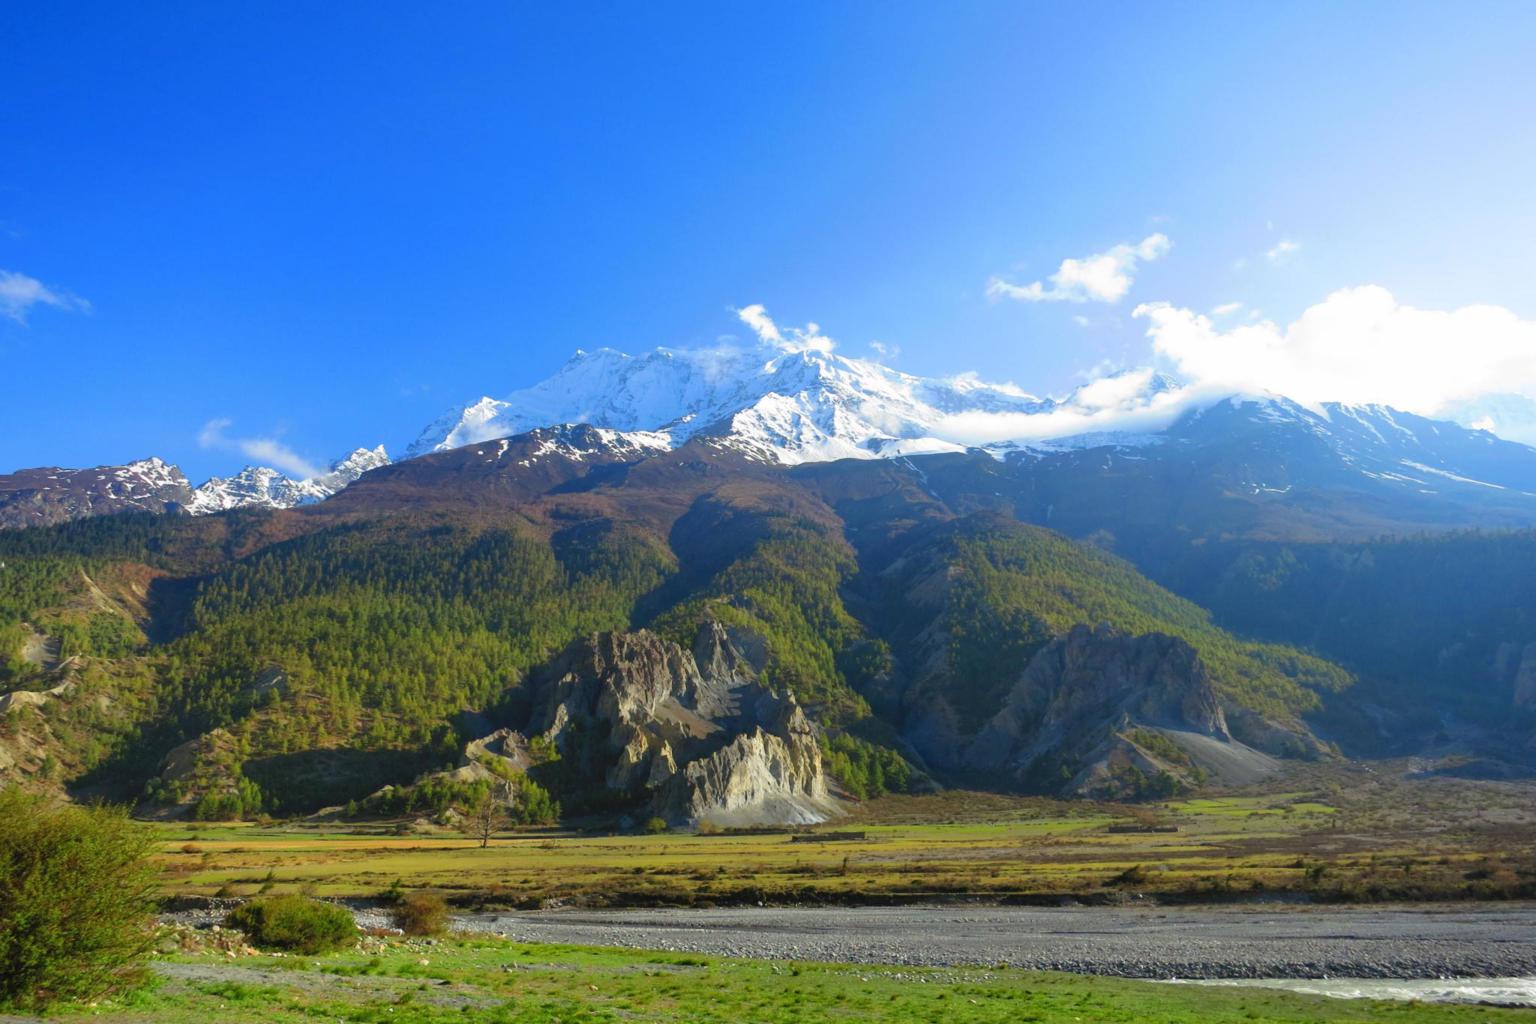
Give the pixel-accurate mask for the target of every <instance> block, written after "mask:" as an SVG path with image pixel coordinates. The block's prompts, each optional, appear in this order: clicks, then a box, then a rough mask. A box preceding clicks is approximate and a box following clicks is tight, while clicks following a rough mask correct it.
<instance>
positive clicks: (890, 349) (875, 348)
mask: <svg viewBox="0 0 1536 1024" xmlns="http://www.w3.org/2000/svg"><path fill="white" fill-rule="evenodd" d="M869 350H870V351H871V352H873V353H874V354H875V355H877V356H879V357H880V358H881V359H897V358H899V357H900V356H901V346H900V345H891V344H888V343H887V342H883V341H872V342H870V343H869Z"/></svg>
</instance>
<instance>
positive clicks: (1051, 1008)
mask: <svg viewBox="0 0 1536 1024" xmlns="http://www.w3.org/2000/svg"><path fill="white" fill-rule="evenodd" d="M366 945H367V946H368V948H367V949H365V950H363V951H360V952H349V953H338V954H331V955H328V956H322V957H274V956H241V957H236V958H233V959H231V958H230V956H229V954H228V953H226V952H221V951H218V950H212V951H209V952H207V953H203V954H199V955H179V956H175V957H170V958H167V959H165V960H162V961H161V962H159V963H158V964H157V965H156V976H157V978H158V981H156V982H155V983H154V984H152V985H151V986H149V987H147V988H145V989H143V990H140V991H139V992H136V993H133V994H130V995H127V996H122V997H118V998H114V999H110V1000H103V1001H100V1002H98V1003H96V1004H93V1005H91V1006H76V1007H70V1008H67V1009H65V1010H63V1011H61V1012H60V1014H59V1017H60V1018H61V1019H64V1020H69V1019H74V1018H77V1017H89V1018H90V1019H92V1020H106V1021H117V1022H124V1024H126V1022H130V1021H133V1022H139V1021H142V1022H150V1021H153V1022H156V1024H181V1022H188V1024H190V1022H196V1024H207V1022H210V1021H218V1022H221V1024H224V1022H231V1024H239V1022H258V1021H261V1022H277V1021H321V1020H323V1021H343V1022H349V1024H350V1022H367V1024H375V1022H377V1024H383V1022H390V1024H404V1022H418V1021H419V1022H438V1021H476V1022H488V1024H513V1022H517V1024H522V1022H529V1024H532V1022H540V1024H550V1022H554V1021H559V1022H562V1024H596V1022H607V1021H615V1022H617V1021H626V1022H634V1021H658V1022H664V1021H677V1022H689V1024H710V1022H720V1024H726V1022H729V1024H738V1022H742V1021H752V1022H754V1024H772V1022H781V1021H782V1022H789V1021H796V1022H798V1021H902V1022H927V1021H931V1022H934V1024H940V1022H943V1024H954V1022H997V1024H1015V1022H1020V1021H1051V1022H1054V1021H1062V1022H1079V1021H1080V1022H1089V1021H1092V1022H1112V1021H1126V1022H1133V1021H1134V1022H1170V1024H1172V1022H1204V1021H1210V1022H1223V1024H1229V1022H1233V1021H1294V1022H1298V1024H1300V1022H1327V1021H1410V1022H1415V1024H1417V1022H1424V1024H1430V1022H1438V1021H1472V1020H1479V1021H1487V1020H1504V1019H1509V1020H1514V1019H1525V1020H1529V1019H1530V1014H1529V1012H1523V1011H1513V1010H1510V1011H1506V1010H1495V1009H1489V1008H1487V1007H1473V1006H1432V1005H1423V1004H1416V1003H1375V1002H1367V1001H1359V1000H1338V999H1327V998H1324V997H1316V996H1300V995H1291V994H1288V993H1280V992H1266V991H1259V990H1252V989H1243V990H1234V989H1222V988H1196V987H1175V986H1169V985H1160V984H1157V983H1155V982H1134V981H1120V980H1116V979H1107V978H1084V977H1077V976H1073V975H1062V974H1040V973H1031V972H1026V971H1016V970H1010V969H986V968H970V969H958V968H941V969H914V968H907V967H870V966H859V965H850V964H821V963H790V962H766V961H746V960H726V959H718V958H714V957H702V956H685V955H676V954H659V953H650V952H633V951H615V950H604V949H591V948H584V947H575V946H534V945H525V944H520V943H514V942H508V941H504V940H498V939H490V938H488V939H453V940H447V941H443V942H440V943H437V944H435V945H427V944H425V943H422V942H420V941H380V940H367V942H366Z"/></svg>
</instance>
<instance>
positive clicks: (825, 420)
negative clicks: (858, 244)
mask: <svg viewBox="0 0 1536 1024" xmlns="http://www.w3.org/2000/svg"><path fill="white" fill-rule="evenodd" d="M1106 381H1118V382H1120V383H1121V385H1122V386H1120V387H1119V388H1118V389H1117V392H1116V395H1115V399H1114V400H1115V401H1118V402H1143V403H1145V402H1149V401H1152V400H1153V399H1155V398H1157V397H1158V396H1161V395H1164V394H1166V393H1169V392H1172V391H1176V390H1177V388H1178V383H1177V382H1176V381H1174V380H1173V379H1172V378H1169V377H1167V376H1166V375H1162V374H1155V373H1152V372H1151V371H1133V372H1132V373H1129V374H1125V375H1115V376H1111V377H1107V378H1101V379H1100V380H1098V381H1095V382H1093V383H1092V384H1088V385H1084V386H1083V387H1081V388H1079V389H1077V390H1076V391H1074V392H1073V393H1071V394H1070V395H1068V396H1066V397H1065V398H1062V399H1053V398H1042V397H1039V396H1036V395H1032V394H1030V393H1028V392H1026V391H1024V390H1022V389H1020V388H1018V387H1016V386H1015V385H1012V384H996V383H989V382H986V381H983V380H981V379H979V378H978V377H976V376H974V375H971V374H966V375H961V376H956V377H943V378H933V377H918V376H914V375H912V374H908V373H902V372H901V371H899V370H894V369H891V368H890V367H888V366H885V365H883V364H881V363H877V362H873V361H871V360H867V359H855V358H849V357H846V356H841V355H837V354H835V353H833V352H831V351H828V350H827V349H826V348H823V347H785V346H783V345H778V344H772V343H769V342H766V341H765V342H761V343H758V344H745V345H741V344H733V345H723V346H719V347H714V348H701V349H671V348H657V349H653V350H652V351H650V352H646V353H643V354H641V355H638V356H634V355H629V354H627V353H624V352H619V351H616V350H614V349H611V348H602V349H597V350H595V351H591V352H586V351H578V352H577V353H576V355H575V356H574V357H572V358H571V359H570V360H569V361H568V362H567V363H566V364H565V365H564V366H562V367H561V368H560V369H559V370H558V371H557V372H556V373H555V374H554V375H553V376H551V377H549V378H548V379H546V380H544V381H541V382H540V383H538V384H535V385H533V386H531V387H527V388H523V389H521V390H519V391H514V392H512V393H511V394H509V395H507V396H506V397H504V398H490V397H483V398H480V399H479V400H477V401H475V402H472V403H469V404H468V405H465V406H463V407H462V408H455V409H452V410H449V412H448V413H446V414H445V415H444V416H442V417H441V418H439V419H438V420H436V421H435V422H434V423H432V424H431V425H430V426H429V427H427V429H426V430H425V431H423V432H422V434H421V436H420V437H419V438H418V439H417V440H416V442H415V443H414V444H412V445H411V446H410V448H409V449H408V451H407V453H406V454H407V457H414V456H418V455H425V454H428V453H431V452H436V451H447V450H450V449H453V448H459V447H463V446H465V445H470V444H475V443H478V442H481V441H486V440H490V439H493V438H499V437H507V436H511V435H514V434H520V433H523V432H525V431H528V430H532V429H534V428H536V427H542V426H549V425H552V424H558V423H586V424H591V425H593V426H597V427H603V428H607V429H610V430H615V431H620V432H623V433H625V434H629V433H633V432H645V433H646V434H647V435H648V436H649V437H650V438H652V439H655V438H659V439H662V440H663V441H664V442H665V443H667V444H670V445H677V444H681V443H682V442H684V441H687V440H689V439H690V438H694V437H714V438H719V439H720V440H721V441H722V442H723V443H726V444H728V445H729V446H731V447H734V448H737V449H738V450H741V451H745V452H748V453H750V454H753V455H756V456H758V457H760V458H763V459H765V460H769V461H774V462H779V463H785V464H796V463H802V462H823V461H830V460H833V459H845V458H863V459H869V458H899V457H903V456H907V455H913V454H924V453H930V452H944V451H963V450H965V449H966V448H968V447H970V444H971V439H970V438H969V437H968V436H966V431H965V429H964V424H965V422H966V421H967V419H968V418H981V419H986V418H991V419H994V420H1001V421H1002V422H1005V423H1006V422H1010V421H1012V420H1015V419H1016V420H1017V421H1018V422H1019V423H1021V424H1023V423H1029V422H1032V418H1033V417H1041V416H1047V415H1048V414H1049V415H1056V416H1060V417H1061V419H1060V422H1062V423H1071V424H1074V425H1075V424H1078V423H1082V422H1092V420H1093V417H1094V415H1095V414H1097V413H1098V412H1100V411H1102V409H1103V408H1104V407H1105V406H1103V405H1102V403H1103V402H1105V401H1106V399H1105V398H1104V397H1102V392H1103V391H1104V390H1105V388H1106V383H1105V382H1106ZM1073 414H1077V415H1076V416H1074V415H1073ZM1068 432H1070V431H1068Z"/></svg>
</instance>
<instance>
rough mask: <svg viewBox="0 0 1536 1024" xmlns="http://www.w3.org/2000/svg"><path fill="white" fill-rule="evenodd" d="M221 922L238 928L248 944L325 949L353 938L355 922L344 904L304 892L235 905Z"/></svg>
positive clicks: (345, 944)
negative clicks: (326, 900) (303, 893)
mask: <svg viewBox="0 0 1536 1024" xmlns="http://www.w3.org/2000/svg"><path fill="white" fill-rule="evenodd" d="M225 924H228V925H229V926H230V927H232V928H238V929H240V930H241V931H242V932H244V933H245V935H246V938H248V939H250V941H251V944H252V945H256V946H266V947H269V948H273V949H291V950H294V951H295V952H298V953H326V952H329V951H331V950H333V949H344V948H346V947H348V946H351V945H352V944H353V943H354V942H356V941H357V925H356V923H355V922H353V920H352V914H351V913H350V912H349V911H348V910H347V909H346V908H345V907H338V906H337V905H336V904H334V903H323V902H321V901H320V900H312V899H309V898H308V897H306V896H272V897H269V898H267V899H262V900H252V901H251V902H249V903H246V904H243V905H241V906H238V907H236V908H235V909H234V910H233V911H231V912H230V914H229V916H228V917H227V918H226V919H225Z"/></svg>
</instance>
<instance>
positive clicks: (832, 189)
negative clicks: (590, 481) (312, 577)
mask: <svg viewBox="0 0 1536 1024" xmlns="http://www.w3.org/2000/svg"><path fill="white" fill-rule="evenodd" d="M0 50H3V54H4V59H3V60H0V95H4V97H5V101H4V109H5V113H4V118H3V135H0V271H3V272H6V273H8V274H9V275H11V276H10V277H9V278H5V277H0V314H9V315H0V361H3V362H0V365H3V366H4V367H5V368H6V370H7V371H8V382H9V387H8V388H7V394H6V400H5V403H4V406H3V410H4V411H3V413H0V426H3V428H4V429H3V430H0V470H5V469H11V468H15V467H19V466H30V465H44V464H62V465H94V464H97V463H110V462H119V461H124V460H127V459H130V458H134V457H138V456H142V455H146V454H151V453H153V454H159V455H162V456H164V457H166V458H169V459H172V460H174V461H177V462H179V463H181V464H182V465H183V467H184V468H185V469H186V470H187V471H188V473H189V475H191V476H193V477H194V478H201V477H203V476H206V475H207V474H209V473H211V472H222V471H230V470H233V469H236V468H238V467H239V465H240V464H241V463H242V462H243V461H245V460H244V459H243V458H242V456H241V455H240V454H239V453H237V452H234V451H231V450H227V449H221V448H217V447H213V448H209V447H204V446H201V445H199V442H198V437H199V434H200V432H202V431H203V428H204V426H205V425H206V424H207V423H209V422H210V421H214V420H228V421H230V423H229V426H228V427H227V428H226V430H227V432H228V433H229V434H230V435H231V436H251V437H256V436H260V437H268V438H275V439H277V440H279V441H281V442H282V443H283V444H285V445H287V446H289V447H291V448H292V449H293V450H295V451H297V452H298V453H300V454H301V455H303V456H304V457H306V458H308V459H310V460H313V461H320V460H323V459H325V458H327V457H330V456H333V455H336V454H339V453H341V452H343V451H345V450H347V449H350V448H351V447H354V446H356V445H360V444H369V445H372V444H375V443H379V442H385V443H387V444H388V445H389V446H390V448H391V449H392V450H399V449H401V448H403V447H404V444H405V443H406V442H408V441H409V440H410V439H411V438H412V437H413V436H414V434H415V432H416V431H417V430H418V429H419V428H420V427H421V426H423V425H424V424H425V423H426V422H427V421H429V420H431V419H432V418H433V417H435V416H436V415H437V414H438V413H440V412H441V411H442V410H443V409H444V408H446V407H448V406H450V405H452V404H454V403H456V402H459V401H461V400H464V399H469V398H473V397H476V396H478V395H480V394H493V395H499V394H503V393H506V392H508V391H511V390H513V389H514V388H516V387H519V386H522V385H526V384H529V383H532V382H533V381H535V380H537V379H539V378H541V377H543V376H545V375H547V374H548V373H549V372H550V371H552V370H553V369H554V368H556V367H558V366H559V365H560V363H561V362H563V361H564V360H565V359H566V357H567V356H568V355H569V354H570V352H571V351H572V350H573V349H575V348H577V347H594V346H599V345H610V346H613V347H617V348H623V349H627V350H631V351H633V350H638V349H644V348H648V347H651V346H654V345H657V344H669V345H677V346H686V345H691V344H702V343H707V342H711V341H713V340H714V339H715V338H717V337H718V336H719V335H721V334H723V333H729V332H735V333H745V332H744V331H743V330H742V325H741V324H739V323H738V322H737V321H736V319H735V317H734V316H733V314H732V309H733V308H734V307H740V306H745V305H747V304H749V303H762V304H764V305H765V306H766V307H767V308H768V310H769V311H770V312H771V313H772V315H774V316H775V317H776V318H777V319H778V320H779V321H780V322H782V323H803V322H806V321H809V320H815V321H816V322H818V323H819V324H821V325H822V327H823V329H824V330H825V331H826V332H827V333H829V334H830V335H832V336H833V337H834V338H836V339H837V341H838V343H839V351H840V352H844V353H846V354H852V355H862V354H866V353H867V352H868V351H869V349H868V347H867V346H868V343H869V342H870V341H872V340H878V341H880V342H882V343H884V344H886V345H888V346H895V347H899V350H900V354H899V355H898V356H895V357H894V358H893V360H892V365H895V366H897V367H899V368H901V369H904V370H907V371H909V372H913V373H922V374H945V373H954V372H959V371H964V370H975V371H979V372H980V373H982V374H983V375H984V376H987V377H992V378H1001V379H1011V380H1014V381H1016V382H1018V383H1019V384H1021V385H1023V386H1025V387H1027V388H1029V389H1031V390H1035V391H1040V392H1051V391H1057V390H1061V389H1063V388H1066V387H1069V386H1071V385H1072V384H1074V383H1077V382H1078V381H1079V380H1080V379H1081V377H1080V374H1082V373H1083V372H1084V371H1087V370H1089V369H1090V368H1092V367H1095V366H1099V365H1102V364H1105V363H1109V364H1123V365H1136V364H1140V363H1144V362H1146V361H1148V359H1150V358H1152V356H1153V351H1152V344H1153V340H1154V339H1149V336H1148V332H1149V330H1150V329H1153V328H1156V329H1158V330H1163V331H1165V332H1170V331H1171V332H1178V331H1180V330H1184V329H1185V328H1188V324H1182V326H1181V322H1180V321H1179V320H1178V316H1179V315H1182V314H1184V313H1191V311H1194V312H1200V313H1208V312H1209V311H1210V310H1212V309H1214V308H1216V307H1219V306H1224V305H1226V304H1230V303H1243V304H1244V305H1243V307H1242V309H1241V310H1239V311H1236V312H1233V313H1230V314H1226V315H1230V316H1233V317H1237V318H1238V319H1239V320H1242V321H1243V322H1247V320H1248V318H1251V317H1262V318H1263V319H1266V320H1267V319H1273V320H1275V321H1276V322H1278V323H1279V325H1280V329H1281V330H1282V331H1283V330H1284V329H1285V326H1286V325H1287V324H1289V323H1290V322H1291V321H1293V320H1295V319H1296V318H1298V317H1301V316H1302V314H1303V312H1304V311H1305V310H1307V309H1309V308H1311V307H1315V306H1317V305H1318V304H1319V303H1323V302H1324V301H1325V299H1326V298H1327V296H1329V295H1330V294H1331V293H1333V292H1335V291H1336V290H1337V289H1341V288H1347V287H1351V286H1359V285H1372V286H1376V287H1377V288H1380V289H1385V290H1386V291H1387V292H1389V293H1390V295H1391V296H1392V297H1394V298H1395V301H1396V302H1397V303H1401V304H1405V305H1409V306H1412V307H1416V308H1418V309H1421V310H1455V309H1458V308H1460V307H1463V306H1467V305H1469V304H1474V303H1477V304H1488V305H1491V306H1496V307H1500V308H1501V309H1502V310H1504V311H1506V312H1507V314H1508V315H1509V316H1510V317H1512V318H1513V322H1514V323H1515V325H1516V326H1515V327H1514V328H1511V330H1512V331H1513V332H1514V333H1512V334H1511V335H1510V337H1511V338H1517V339H1518V338H1523V337H1526V336H1527V334H1524V333H1521V332H1523V331H1525V329H1526V327H1527V326H1528V322H1529V321H1530V320H1532V319H1533V318H1536V289H1533V287H1532V280H1533V274H1532V271H1533V269H1536V184H1533V183H1536V131H1533V130H1532V126H1533V125H1536V62H1533V61H1532V60H1531V59H1530V55H1531V53H1532V52H1536V5H1530V4H1523V3H1510V4H1465V5H1457V6H1455V7H1454V8H1452V7H1450V6H1448V5H1443V4H1412V3H1381V4H1375V3H1364V2H1361V3H1351V4H1336V3H1330V4H1306V3H1287V4H1273V5H1262V6H1261V5H1258V4H1235V3H1234V4H1158V5H1150V4H1085V5H1062V4H1026V3H1005V4H987V3H964V4H953V5H930V4H902V3H894V4H875V3H816V4H810V3H804V4H801V3H791V4H775V5H766V4H755V5H747V4H699V5H689V4H680V3H675V4H659V5H644V6H642V5H639V4H632V5H581V6H577V5H564V4H562V5H549V6H548V7H546V8H544V9H543V11H542V13H541V12H540V11H539V10H537V9H535V8H533V7H532V5H507V4H488V3H487V4H475V3H460V4H452V5H436V4H417V3H412V4H405V3H370V4H328V5H315V4H306V5H300V4H282V3H275V4H254V3H249V4H194V3H147V4H134V5H124V4H111V5H109V4H106V3H63V4H47V5H44V4H13V5H7V6H6V7H5V8H4V9H3V11H0ZM1158 234H1161V235H1163V236H1164V237H1166V238H1167V239H1169V240H1170V244H1169V245H1168V246H1167V247H1166V249H1165V251H1158V252H1157V254H1156V255H1155V256H1153V258H1150V259H1145V260H1142V261H1140V262H1138V263H1136V264H1135V265H1134V266H1132V267H1131V268H1130V269H1131V273H1129V275H1128V277H1129V280H1130V285H1129V287H1128V288H1127V289H1126V291H1125V294H1124V295H1121V296H1119V297H1117V298H1116V299H1115V300H1114V301H1097V300H1096V299H1094V298H1093V297H1091V296H1089V297H1088V298H1087V299H1086V301H1032V300H1030V299H1028V298H1023V299H1020V298H1016V297H1009V295H1008V294H1007V293H1005V292H1000V291H999V290H998V289H997V288H994V289H993V293H992V294H991V295H990V296H989V294H988V284H989V282H991V281H994V280H1001V281H1003V282H1006V283H1008V284H1011V285H1013V286H1015V287H1019V288H1027V286H1028V285H1029V284H1031V283H1033V282H1035V281H1040V282H1041V283H1042V287H1043V289H1046V290H1049V289H1050V288H1051V287H1052V286H1051V282H1050V275H1051V274H1053V273H1056V272H1058V270H1059V269H1060V264H1061V262H1062V260H1064V259H1068V258H1074V259H1081V258H1084V257H1087V256H1090V255H1092V254H1104V253H1108V252H1111V251H1112V250H1113V247H1115V246H1117V245H1119V246H1136V245H1138V244H1140V243H1142V242H1143V241H1144V240H1145V239H1147V238H1149V237H1151V236H1154V235H1158ZM1282 243H1288V244H1289V245H1290V246H1291V247H1292V248H1287V247H1286V246H1285V245H1282ZM1154 248H1156V247H1154ZM1147 251H1148V252H1150V251H1151V250H1147ZM1267 254H1269V255H1267ZM39 288H41V289H44V291H42V292H39V291H38V289H39ZM7 289H9V290H7ZM1076 297H1078V298H1082V297H1083V296H1082V295H1081V294H1079V295H1077V296H1076ZM1153 302H1166V303H1169V304H1170V306H1169V308H1168V309H1167V310H1165V311H1164V312H1165V313H1167V314H1168V315H1167V316H1166V317H1164V318H1163V319H1161V320H1160V319H1158V317H1157V316H1155V315H1143V316H1140V317H1137V316H1133V315H1132V313H1133V310H1134V309H1135V308H1136V307H1137V306H1138V305H1139V304H1141V303H1153ZM1254 310H1258V311H1260V312H1259V313H1258V314H1255V313H1254V312H1253V311H1254ZM1191 315H1192V314H1191ZM1165 321H1166V322H1165ZM1169 323H1171V324H1172V326H1171V327H1169V326H1167V325H1168V324H1169ZM1222 329H1223V330H1224V329H1225V328H1222ZM1437 330H1438V328H1437ZM1453 333H1454V332H1453ZM1173 336H1174V335H1173V334H1168V335H1167V337H1173ZM1180 337H1184V338H1185V341H1184V342H1177V341H1175V342H1168V343H1166V344H1165V347H1164V349H1163V350H1161V351H1162V355H1161V356H1160V358H1166V357H1167V355H1168V353H1169V352H1174V353H1176V354H1177V356H1178V358H1179V359H1183V358H1184V357H1185V356H1187V355H1188V353H1189V352H1190V351H1192V350H1193V347H1194V346H1196V342H1195V341H1190V340H1189V338H1188V335H1187V331H1186V334H1185V335H1180ZM1223 337H1225V336H1224V335H1223ZM1446 337H1447V335H1446V334H1445V333H1444V332H1443V331H1442V332H1441V333H1439V334H1435V333H1434V332H1433V331H1431V332H1430V334H1429V335H1426V339H1427V340H1424V342H1423V346H1424V348H1425V351H1429V350H1430V349H1432V348H1433V347H1434V346H1437V345H1438V346H1440V347H1441V348H1444V347H1446V345H1445V338H1446ZM1314 341H1316V339H1314ZM1319 344H1321V343H1319ZM1510 344H1518V341H1516V342H1510ZM1181 346H1182V347H1181ZM1202 351H1203V350H1202ZM1491 358H1492V357H1490V359H1491ZM1426 359H1430V360H1431V361H1432V356H1427V357H1426ZM1183 365H1184V366H1185V369H1188V368H1189V367H1190V366H1192V365H1195V364H1193V363H1187V364H1183ZM1202 365H1205V364H1202ZM1489 365H1490V366H1491V365H1492V363H1491V362H1490V363H1489ZM1434 371H1435V368H1434V366H1432V365H1430V364H1429V363H1426V364H1424V366H1423V367H1422V372H1421V374H1420V376H1421V377H1433V376H1437V374H1436V373H1435V372H1434ZM1213 372H1214V371H1213ZM1276 372H1279V371H1276ZM1351 372H1355V371H1351ZM1490 372H1492V371H1490ZM1472 386H1473V385H1472V384H1469V385H1468V387H1472ZM1400 390H1401V389H1400ZM1398 393H1399V392H1398V391H1393V392H1390V393H1389V394H1388V397H1391V396H1392V395H1395V394H1398ZM1441 397H1442V398H1443V397H1444V396H1441Z"/></svg>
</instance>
